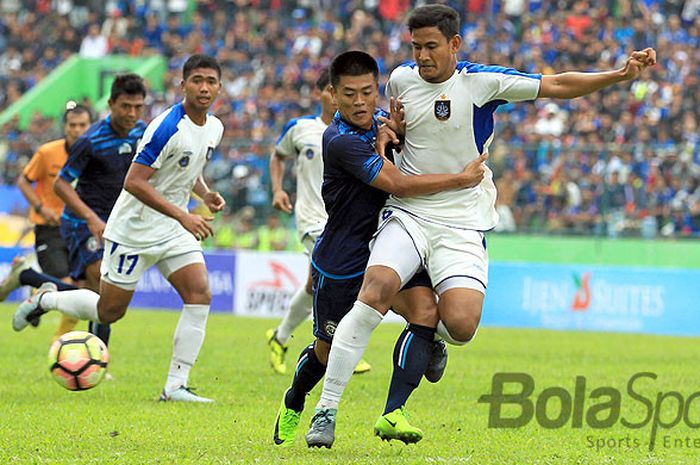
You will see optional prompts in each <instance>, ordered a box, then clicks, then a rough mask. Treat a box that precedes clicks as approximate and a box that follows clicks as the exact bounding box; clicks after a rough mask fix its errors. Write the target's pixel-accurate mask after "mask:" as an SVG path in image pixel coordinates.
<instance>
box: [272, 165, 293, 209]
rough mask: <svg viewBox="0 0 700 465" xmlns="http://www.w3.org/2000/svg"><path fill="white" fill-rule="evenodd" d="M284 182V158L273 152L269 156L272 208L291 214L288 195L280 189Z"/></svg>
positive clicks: (290, 203)
mask: <svg viewBox="0 0 700 465" xmlns="http://www.w3.org/2000/svg"><path fill="white" fill-rule="evenodd" d="M283 181H284V157H282V156H280V155H279V154H277V152H273V153H272V155H270V184H271V185H272V208H274V209H276V210H279V211H283V212H285V213H292V202H291V201H290V200H289V194H287V192H285V190H284V189H283V188H282V183H283Z"/></svg>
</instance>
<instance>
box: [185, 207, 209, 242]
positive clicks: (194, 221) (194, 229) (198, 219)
mask: <svg viewBox="0 0 700 465" xmlns="http://www.w3.org/2000/svg"><path fill="white" fill-rule="evenodd" d="M212 219H213V218H204V217H203V216H200V215H195V214H193V213H188V214H186V215H184V216H183V217H182V219H181V220H180V224H181V225H182V227H184V228H185V229H186V230H188V231H189V232H190V233H192V235H193V236H194V237H196V238H197V240H199V241H203V240H204V239H206V238H207V237H209V236H213V235H214V230H213V229H212V228H211V226H210V225H209V223H210V222H211V221H212Z"/></svg>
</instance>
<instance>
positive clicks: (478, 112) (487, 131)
mask: <svg viewBox="0 0 700 465" xmlns="http://www.w3.org/2000/svg"><path fill="white" fill-rule="evenodd" d="M505 103H508V102H506V101H505V100H492V101H490V102H488V103H486V104H485V105H484V106H483V107H477V106H476V105H474V111H473V114H474V117H473V118H472V124H473V125H474V127H473V129H474V141H475V142H476V149H477V150H478V151H479V154H481V153H483V151H484V144H485V143H486V141H487V140H488V139H489V137H491V134H493V113H494V112H495V111H496V108H498V106H499V105H503V104H505Z"/></svg>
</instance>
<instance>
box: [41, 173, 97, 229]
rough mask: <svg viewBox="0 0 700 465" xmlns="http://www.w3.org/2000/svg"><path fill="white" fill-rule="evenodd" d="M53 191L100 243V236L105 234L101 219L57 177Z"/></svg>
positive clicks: (69, 186)
mask: <svg viewBox="0 0 700 465" xmlns="http://www.w3.org/2000/svg"><path fill="white" fill-rule="evenodd" d="M53 191H54V192H55V193H56V195H57V196H58V197H59V198H60V199H61V200H63V203H65V204H66V206H68V208H69V209H70V210H71V211H72V212H74V213H75V214H76V215H78V216H80V217H81V218H82V219H84V220H85V222H86V223H87V227H88V229H89V230H90V232H91V233H92V235H93V236H95V238H96V239H97V240H98V241H100V242H102V234H103V233H104V232H105V226H106V224H105V222H104V221H102V218H100V217H99V216H98V215H97V213H95V212H94V211H93V210H92V208H90V207H88V206H87V204H86V203H85V202H83V200H82V199H81V198H80V197H79V196H78V193H77V192H76V191H75V189H74V188H73V186H71V184H70V183H69V182H68V181H66V180H65V179H63V178H62V177H60V176H59V177H57V178H56V180H55V181H54V183H53Z"/></svg>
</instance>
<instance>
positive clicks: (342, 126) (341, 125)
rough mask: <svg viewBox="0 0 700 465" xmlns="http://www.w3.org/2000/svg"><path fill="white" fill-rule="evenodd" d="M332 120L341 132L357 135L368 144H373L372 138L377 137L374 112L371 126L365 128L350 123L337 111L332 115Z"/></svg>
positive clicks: (376, 122)
mask: <svg viewBox="0 0 700 465" xmlns="http://www.w3.org/2000/svg"><path fill="white" fill-rule="evenodd" d="M333 122H334V123H335V124H336V126H338V130H339V132H340V133H341V134H354V135H358V136H360V137H361V138H362V139H365V140H366V141H367V142H369V144H370V145H374V140H375V139H376V138H377V127H378V125H379V124H378V121H377V116H376V114H375V115H372V127H371V128H369V129H367V130H365V129H362V128H358V127H357V126H355V125H353V124H352V123H349V122H348V121H346V120H344V119H343V117H342V116H340V112H339V111H336V112H335V115H333Z"/></svg>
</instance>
